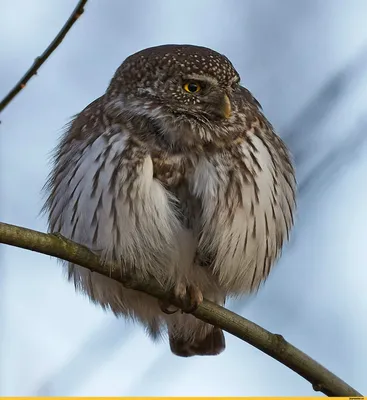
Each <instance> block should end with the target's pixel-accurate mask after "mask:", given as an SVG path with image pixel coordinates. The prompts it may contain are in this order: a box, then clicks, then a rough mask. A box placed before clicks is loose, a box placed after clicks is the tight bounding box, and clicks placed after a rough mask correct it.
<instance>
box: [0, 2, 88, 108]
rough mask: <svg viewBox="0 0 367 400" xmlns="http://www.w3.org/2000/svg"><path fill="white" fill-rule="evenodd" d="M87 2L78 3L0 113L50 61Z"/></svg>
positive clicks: (15, 87)
mask: <svg viewBox="0 0 367 400" xmlns="http://www.w3.org/2000/svg"><path fill="white" fill-rule="evenodd" d="M87 1H88V0H80V1H79V2H78V4H77V5H76V7H75V9H74V11H73V12H72V13H71V15H70V17H69V18H68V20H67V21H66V22H65V24H64V26H63V27H62V28H61V31H60V32H59V33H58V34H57V36H56V37H55V39H54V40H53V41H52V42H51V43H50V45H49V46H48V47H47V49H46V50H45V51H44V52H43V53H42V54H41V55H40V56H39V57H37V58H36V59H35V60H34V62H33V64H32V66H31V67H30V68H29V69H28V71H27V72H26V73H25V74H24V75H23V76H22V78H21V79H20V81H19V82H18V83H17V84H16V85H15V86H14V87H13V89H12V90H11V91H10V92H9V93H8V94H7V95H6V96H5V98H4V99H3V100H2V101H1V103H0V113H1V112H2V111H3V110H4V108H5V107H6V106H7V105H8V104H9V103H10V102H11V101H12V100H13V99H14V97H15V96H16V95H17V94H18V93H19V92H20V91H21V90H22V89H23V88H24V87H25V85H26V84H27V83H28V81H29V80H30V79H31V78H32V76H34V75H37V71H38V69H39V68H40V67H41V65H42V64H43V63H44V62H45V61H46V60H47V59H48V57H50V55H51V54H52V53H53V52H54V50H55V49H56V48H57V47H58V46H59V44H60V43H61V42H62V41H63V39H64V37H65V36H66V34H67V33H68V32H69V30H70V28H71V27H72V26H73V25H74V23H75V22H76V20H77V19H78V18H79V17H80V16H81V15H82V14H83V12H84V6H85V4H86V3H87Z"/></svg>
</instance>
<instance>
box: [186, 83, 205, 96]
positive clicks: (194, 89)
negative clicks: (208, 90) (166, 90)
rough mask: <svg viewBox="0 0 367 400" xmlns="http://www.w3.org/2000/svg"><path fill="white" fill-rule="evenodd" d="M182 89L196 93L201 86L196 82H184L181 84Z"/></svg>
mask: <svg viewBox="0 0 367 400" xmlns="http://www.w3.org/2000/svg"><path fill="white" fill-rule="evenodd" d="M183 88H184V90H186V92H189V93H197V92H200V90H201V86H200V85H199V84H198V83H196V82H186V83H185V84H184V85H183Z"/></svg>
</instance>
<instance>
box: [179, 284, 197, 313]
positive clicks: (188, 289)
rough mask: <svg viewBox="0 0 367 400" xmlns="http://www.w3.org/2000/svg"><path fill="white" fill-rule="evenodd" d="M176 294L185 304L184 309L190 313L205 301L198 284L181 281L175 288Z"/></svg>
mask: <svg viewBox="0 0 367 400" xmlns="http://www.w3.org/2000/svg"><path fill="white" fill-rule="evenodd" d="M174 296H175V297H176V298H177V300H178V301H179V302H180V303H181V304H182V305H183V307H182V311H183V312H185V313H187V314H190V313H192V312H194V311H195V310H196V309H197V308H198V307H199V305H200V304H201V303H202V302H203V300H204V297H203V293H202V292H201V290H200V289H199V288H198V287H197V286H196V285H191V284H189V285H186V284H184V283H179V284H177V285H176V286H175V288H174Z"/></svg>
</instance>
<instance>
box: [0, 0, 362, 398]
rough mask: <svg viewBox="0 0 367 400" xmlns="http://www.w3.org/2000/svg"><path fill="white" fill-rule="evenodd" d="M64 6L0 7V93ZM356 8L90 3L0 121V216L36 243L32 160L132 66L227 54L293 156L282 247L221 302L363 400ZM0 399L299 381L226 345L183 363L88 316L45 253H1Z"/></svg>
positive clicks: (39, 1)
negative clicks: (251, 292)
mask: <svg viewBox="0 0 367 400" xmlns="http://www.w3.org/2000/svg"><path fill="white" fill-rule="evenodd" d="M76 2H77V1H76V0H73V1H71V0H53V1H52V2H50V1H48V0H33V1H26V0H0V14H1V24H0V97H1V98H2V97H3V96H5V94H6V93H7V92H8V91H9V90H10V89H11V87H12V86H13V85H14V83H16V82H17V81H18V79H19V78H20V76H21V75H22V74H23V73H24V72H25V71H26V69H27V68H28V67H29V66H30V64H31V63H32V62H33V59H34V58H35V57H36V56H38V55H39V54H41V53H42V52H43V51H44V49H45V48H46V46H47V45H48V44H49V43H50V41H51V40H52V39H53V38H54V36H55V35H56V33H57V32H58V31H59V29H60V28H61V26H62V25H63V24H64V22H65V21H66V19H67V18H68V16H69V14H70V13H71V11H72V10H73V8H74V7H75V5H76ZM366 20H367V2H366V1H365V0H353V1H346V0H309V1H307V2H306V1H302V0H281V1H280V0H278V1H274V0H177V1H170V0H153V1H151V0H145V1H144V0H136V1H134V2H132V1H127V0H126V1H125V0H124V1H123V0H110V1H108V2H101V1H97V0H89V2H88V3H87V7H86V10H85V13H84V14H83V16H82V17H81V18H80V20H79V21H77V23H76V24H75V26H74V27H73V28H72V30H71V31H70V33H69V34H68V36H67V37H66V38H65V40H64V41H63V43H62V44H61V45H60V46H59V48H58V49H57V50H56V52H55V53H54V54H53V55H52V56H51V57H50V59H49V60H48V61H47V63H46V64H45V65H44V66H43V67H42V68H41V69H40V71H39V73H38V76H37V77H35V78H33V79H32V80H31V81H30V82H29V84H28V85H27V87H26V88H25V89H24V90H23V91H22V92H21V93H20V94H19V95H18V96H17V97H16V98H15V100H14V101H13V102H12V103H11V104H10V105H9V106H8V107H7V108H6V110H5V111H4V112H3V113H2V114H1V116H0V119H1V125H0V220H1V221H3V222H8V223H12V224H16V225H21V226H25V227H28V228H32V229H36V230H40V231H45V230H46V222H45V218H44V217H42V216H39V211H40V209H41V207H42V204H43V198H42V196H41V188H42V186H43V184H44V182H45V179H46V176H47V174H48V172H49V169H50V165H49V161H48V160H49V154H50V152H51V150H52V149H53V147H54V146H55V145H56V143H57V138H58V137H59V135H60V133H61V130H62V127H63V125H64V124H65V123H66V122H68V120H69V118H70V117H71V116H72V115H74V114H76V113H78V112H79V111H81V110H82V109H83V108H84V107H85V106H86V105H87V104H89V103H90V102H91V101H93V100H94V99H95V98H96V97H98V96H100V95H101V94H102V93H103V92H104V90H105V89H106V87H107V85H108V83H109V80H110V79H111V77H112V75H113V73H114V72H115V70H116V68H117V67H118V66H119V65H120V64H121V62H122V61H123V60H124V59H125V58H126V57H127V56H129V55H130V54H131V53H133V52H135V51H138V50H140V49H143V48H145V47H149V46H153V45H158V44H164V43H190V44H198V45H204V46H207V47H211V48H213V49H214V50H217V51H219V52H221V53H224V54H226V55H227V56H228V57H229V58H230V59H231V60H232V62H233V63H234V65H235V67H236V68H237V70H238V71H239V73H240V75H241V78H242V79H241V82H242V84H243V85H245V86H246V87H248V88H249V89H250V90H251V91H252V92H253V94H254V95H255V96H256V97H257V98H258V100H259V101H260V103H261V104H262V106H263V108H264V111H265V114H266V115H267V116H268V118H269V119H270V121H271V122H272V123H273V125H274V126H275V128H276V129H277V130H278V132H279V133H280V134H281V136H283V138H284V139H285V140H286V142H287V143H288V144H289V146H290V147H291V150H292V152H293V153H294V156H295V159H296V165H297V175H298V181H299V185H300V199H299V209H298V214H297V219H296V228H295V230H294V232H293V235H292V240H291V243H290V244H289V245H288V246H287V248H286V249H285V250H284V254H283V257H282V258H281V260H280V262H279V263H278V265H277V266H276V267H275V268H274V270H273V272H272V274H271V276H270V278H269V280H268V281H267V282H266V284H265V286H264V287H263V288H262V289H261V290H260V291H259V293H258V295H257V296H256V297H253V298H250V299H244V300H242V301H239V302H236V303H231V304H229V307H230V308H231V309H233V310H235V311H236V312H238V313H240V314H241V315H243V316H245V317H246V318H248V319H250V320H253V321H254V322H256V323H258V324H260V325H261V326H263V327H264V328H266V329H268V330H270V331H271V332H274V333H279V334H282V335H283V336H284V337H285V338H286V339H287V340H288V341H290V342H291V343H292V344H294V345H295V346H297V347H299V348H300V349H301V350H302V351H304V352H306V353H308V354H309V355H310V356H311V357H313V358H315V359H316V360H317V361H318V362H320V363H322V364H323V365H324V366H325V367H327V368H328V369H330V370H331V371H332V372H334V373H335V374H337V375H339V376H340V377H341V378H342V379H344V380H345V381H347V382H348V383H349V384H350V385H352V386H353V387H355V388H356V389H357V390H359V391H360V392H362V393H364V394H365V395H366V394H367V378H366V377H367V367H366V363H365V360H366V359H367V341H366V329H367V322H366V321H367V320H366V315H367V296H366V295H365V293H366V289H365V288H366V282H367V272H366V271H367V269H366V259H367V246H366V236H367V228H366V227H367V211H366V210H367V209H366V206H365V204H367V186H366V174H367V107H366V105H367V89H366V88H367V26H366V24H365V21H366ZM0 252H1V253H0V257H1V258H0V354H1V356H0V395H1V396H38V395H44V396H48V395H51V396H69V395H74V396H92V395H93V396H97V395H114V396H128V395H155V396H159V395H167V396H178V395H206V396H214V395H228V396H313V395H315V392H314V391H313V390H312V387H311V385H310V384H309V383H308V382H307V381H305V380H304V379H303V378H301V377H300V376H298V375H297V374H296V373H294V372H293V371H291V370H289V369H288V368H286V367H285V366H284V365H282V364H280V363H278V362H277V361H275V360H273V359H271V358H270V357H268V356H267V355H265V354H264V353H262V352H260V351H259V350H257V349H255V348H253V347H251V346H250V345H248V344H246V343H244V342H241V341H240V340H238V339H236V338H234V337H231V336H230V335H227V336H226V338H227V349H226V351H225V352H224V353H223V354H222V355H220V356H218V357H204V358H200V357H194V358H190V359H183V358H179V357H175V356H173V355H171V353H170V351H169V346H168V344H167V343H160V344H153V343H152V342H151V341H150V340H149V339H148V338H147V337H146V336H145V333H144V331H143V329H141V327H140V326H134V325H133V324H131V323H125V322H124V320H122V319H121V320H118V319H116V318H115V317H114V316H113V315H111V314H108V313H105V312H104V311H102V310H101V309H99V308H97V307H96V306H94V305H92V304H90V303H89V301H88V300H87V299H86V298H84V297H83V296H81V295H78V294H75V293H74V288H73V286H72V285H71V284H69V283H67V282H66V280H65V279H64V277H63V274H62V272H61V267H60V265H59V264H58V263H57V262H56V260H54V259H51V258H50V257H47V256H44V255H41V254H36V253H31V252H29V251H26V250H21V249H16V248H11V247H6V246H2V245H1V246H0Z"/></svg>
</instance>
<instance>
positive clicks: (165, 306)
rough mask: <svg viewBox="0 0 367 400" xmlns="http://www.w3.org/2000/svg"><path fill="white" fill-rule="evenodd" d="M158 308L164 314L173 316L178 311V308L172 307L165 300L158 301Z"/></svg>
mask: <svg viewBox="0 0 367 400" xmlns="http://www.w3.org/2000/svg"><path fill="white" fill-rule="evenodd" d="M158 304H159V308H160V309H161V311H162V312H164V313H165V314H168V315H170V314H174V313H176V312H177V311H178V307H175V306H173V305H172V304H170V303H169V302H168V301H167V300H158Z"/></svg>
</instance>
